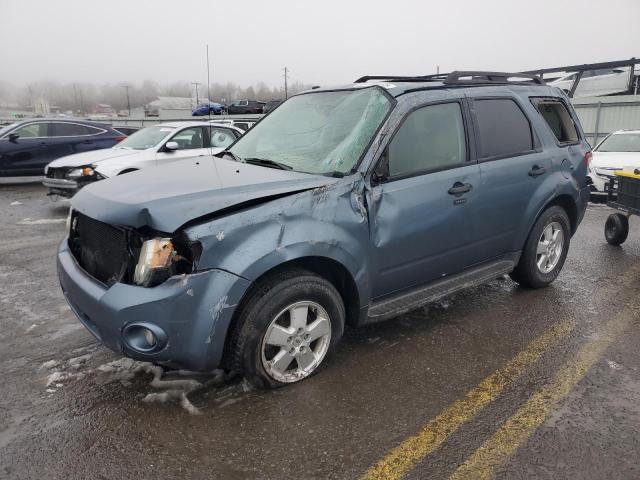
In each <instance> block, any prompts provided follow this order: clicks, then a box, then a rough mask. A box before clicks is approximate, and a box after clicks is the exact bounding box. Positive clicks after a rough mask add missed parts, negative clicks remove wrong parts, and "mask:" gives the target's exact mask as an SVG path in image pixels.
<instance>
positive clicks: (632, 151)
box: [589, 130, 640, 194]
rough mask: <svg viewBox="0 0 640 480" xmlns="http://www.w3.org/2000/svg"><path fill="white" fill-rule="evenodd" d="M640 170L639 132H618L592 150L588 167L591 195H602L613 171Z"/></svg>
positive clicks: (612, 175)
mask: <svg viewBox="0 0 640 480" xmlns="http://www.w3.org/2000/svg"><path fill="white" fill-rule="evenodd" d="M623 168H630V169H632V170H635V169H636V168H640V130H619V131H617V132H613V133H612V134H610V135H608V136H607V137H605V138H604V140H602V141H601V142H600V143H599V144H598V146H597V147H596V148H594V149H593V157H592V159H591V164H590V165H589V178H590V179H591V182H592V185H591V193H594V194H604V193H606V192H607V185H608V184H609V181H610V180H611V179H612V178H613V177H614V173H613V172H614V171H615V170H622V169H623Z"/></svg>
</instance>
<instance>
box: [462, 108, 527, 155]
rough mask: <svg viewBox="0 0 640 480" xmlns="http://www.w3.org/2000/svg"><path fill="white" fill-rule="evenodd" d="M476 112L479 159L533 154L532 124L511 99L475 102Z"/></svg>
mask: <svg viewBox="0 0 640 480" xmlns="http://www.w3.org/2000/svg"><path fill="white" fill-rule="evenodd" d="M473 109H474V113H475V118H476V124H477V129H478V137H479V138H478V140H479V143H480V158H483V159H487V158H494V157H511V156H517V155H522V154H524V153H528V152H530V151H532V150H533V135H532V133H531V124H530V123H529V119H527V117H526V116H525V114H524V112H523V111H522V109H521V108H520V107H519V106H518V104H517V103H516V102H515V101H514V100H512V99H509V98H491V99H476V100H474V101H473Z"/></svg>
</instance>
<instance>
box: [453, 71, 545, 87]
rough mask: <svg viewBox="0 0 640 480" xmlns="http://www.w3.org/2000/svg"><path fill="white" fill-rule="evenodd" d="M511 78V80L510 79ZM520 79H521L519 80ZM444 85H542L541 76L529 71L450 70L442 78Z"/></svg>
mask: <svg viewBox="0 0 640 480" xmlns="http://www.w3.org/2000/svg"><path fill="white" fill-rule="evenodd" d="M512 79H513V80H512ZM519 79H522V80H519ZM443 82H444V84H445V85H477V84H482V85H486V84H493V83H498V84H510V83H516V84H521V83H526V84H529V83H530V84H534V85H544V84H545V83H544V80H543V79H542V77H539V76H537V75H533V74H531V73H508V72H476V71H457V70H456V71H455V72H451V73H450V74H448V75H447V76H446V78H445V79H444V80H443Z"/></svg>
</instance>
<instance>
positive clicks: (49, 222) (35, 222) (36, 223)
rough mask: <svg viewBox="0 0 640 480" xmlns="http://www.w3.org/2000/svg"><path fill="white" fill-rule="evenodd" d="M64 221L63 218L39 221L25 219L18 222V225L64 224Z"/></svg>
mask: <svg viewBox="0 0 640 480" xmlns="http://www.w3.org/2000/svg"><path fill="white" fill-rule="evenodd" d="M64 222H66V219H64V218H41V219H40V220H31V219H30V218H25V219H24V220H20V221H19V222H18V225H51V224H53V223H64Z"/></svg>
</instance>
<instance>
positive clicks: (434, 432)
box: [362, 321, 575, 480]
mask: <svg viewBox="0 0 640 480" xmlns="http://www.w3.org/2000/svg"><path fill="white" fill-rule="evenodd" d="M574 326H575V323H574V322H573V321H565V322H562V323H559V324H556V325H554V326H553V327H551V328H550V329H549V330H547V331H546V332H545V333H543V334H542V335H541V336H539V337H538V338H536V339H535V340H534V341H533V342H531V343H530V344H529V345H528V346H527V348H526V349H524V350H523V351H521V352H520V353H518V354H517V355H516V356H515V357H514V358H513V359H511V360H510V361H509V362H508V363H507V364H506V365H505V366H504V367H503V368H501V369H499V370H496V371H495V372H494V373H492V374H491V375H489V376H488V377H486V378H485V379H484V380H482V382H480V383H479V384H478V385H477V386H476V387H474V388H473V389H471V390H470V391H469V392H467V394H466V395H465V396H464V397H463V398H462V399H460V400H456V401H455V402H454V403H452V404H451V405H449V406H448V407H447V408H446V409H445V410H443V411H442V412H441V413H440V414H439V415H438V416H437V417H435V418H433V419H432V420H431V421H429V422H428V423H427V424H426V425H425V426H424V427H423V429H422V430H421V431H420V432H419V433H418V434H416V435H414V436H412V437H410V438H408V439H407V440H405V441H404V442H402V443H401V444H400V445H399V446H398V447H396V448H395V449H393V450H392V451H391V452H389V454H388V455H387V456H385V457H384V458H383V459H382V460H380V461H379V462H378V463H377V464H376V465H374V466H373V467H371V468H370V469H369V470H368V471H367V472H366V473H365V474H364V475H363V477H362V480H373V479H377V480H391V479H398V478H401V477H402V476H403V475H404V474H405V473H407V472H408V471H409V470H411V469H412V468H413V467H414V466H415V465H416V464H417V463H418V462H420V461H421V460H422V459H423V458H424V457H425V456H427V455H429V454H430V453H431V452H433V451H434V450H435V449H436V448H438V446H440V444H442V442H444V440H445V439H446V438H447V437H448V436H449V435H451V434H452V433H454V432H455V431H456V430H458V428H460V426H461V425H462V424H464V423H466V422H468V421H469V420H471V419H472V418H473V417H475V416H476V415H477V414H478V412H480V410H482V409H483V408H484V407H486V406H487V405H488V404H490V403H491V402H492V401H494V400H495V399H496V398H497V397H498V396H499V395H500V393H501V392H502V391H503V390H504V389H505V388H506V387H508V386H509V385H511V384H512V383H513V382H514V381H515V380H517V379H518V378H519V377H520V376H521V375H522V374H523V373H524V372H525V370H526V369H527V368H528V367H530V366H531V365H532V364H534V363H535V362H536V361H537V360H538V359H539V358H540V356H541V355H542V354H543V353H544V352H545V351H546V350H548V349H549V348H550V347H552V346H553V345H554V344H556V343H557V342H558V341H560V340H561V339H562V338H564V337H565V336H567V335H568V334H569V333H570V332H571V330H572V329H573V328H574Z"/></svg>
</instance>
